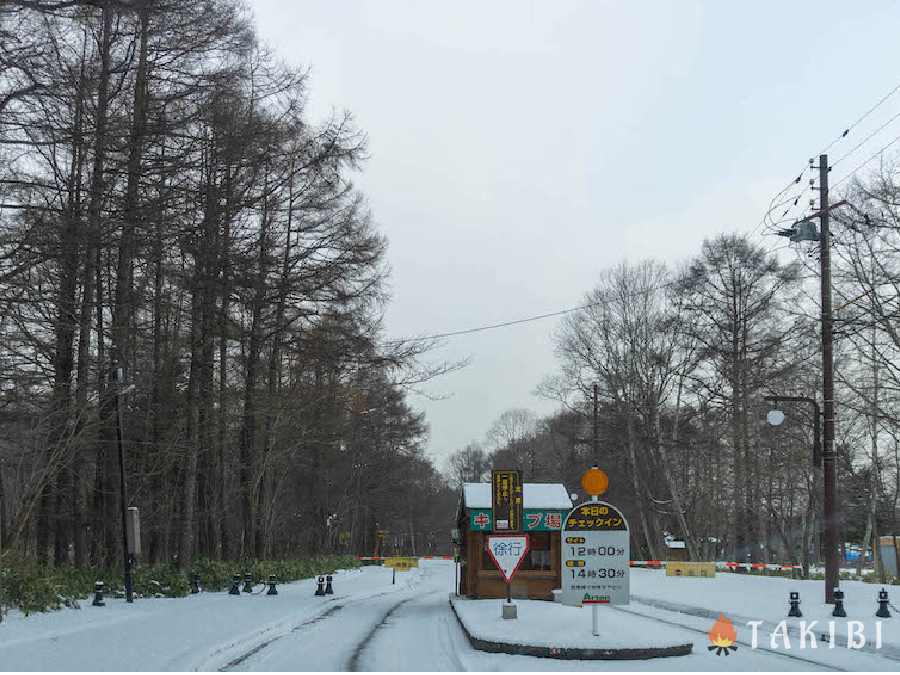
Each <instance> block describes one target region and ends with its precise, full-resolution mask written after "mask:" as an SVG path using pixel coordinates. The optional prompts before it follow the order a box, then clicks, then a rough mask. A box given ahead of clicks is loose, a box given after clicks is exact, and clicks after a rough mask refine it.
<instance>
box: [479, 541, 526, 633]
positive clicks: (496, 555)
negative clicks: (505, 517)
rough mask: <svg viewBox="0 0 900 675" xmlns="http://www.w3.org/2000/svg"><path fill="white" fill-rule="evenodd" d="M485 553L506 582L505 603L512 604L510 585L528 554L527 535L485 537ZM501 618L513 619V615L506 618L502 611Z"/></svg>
mask: <svg viewBox="0 0 900 675" xmlns="http://www.w3.org/2000/svg"><path fill="white" fill-rule="evenodd" d="M487 552H488V555H489V556H490V558H491V560H493V561H494V565H496V566H497V570H498V571H499V572H500V576H501V577H503V580H504V581H505V582H506V603H507V604H508V605H511V604H512V588H511V583H512V580H513V577H514V576H516V572H518V571H519V566H520V565H521V564H522V561H523V560H525V556H526V555H527V554H528V535H527V534H492V535H488V537H487ZM503 618H504V619H505V618H515V614H512V615H511V616H507V612H506V610H504V611H503Z"/></svg>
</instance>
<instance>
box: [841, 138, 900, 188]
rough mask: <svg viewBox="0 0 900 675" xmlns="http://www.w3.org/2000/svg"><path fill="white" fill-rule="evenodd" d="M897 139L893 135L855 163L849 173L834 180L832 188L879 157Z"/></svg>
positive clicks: (897, 139) (899, 139) (898, 139)
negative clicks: (889, 139) (870, 153)
mask: <svg viewBox="0 0 900 675" xmlns="http://www.w3.org/2000/svg"><path fill="white" fill-rule="evenodd" d="M897 141H900V136H895V137H894V138H893V140H891V141H888V142H887V143H886V144H885V145H883V146H881V148H880V149H878V150H877V151H876V152H875V153H874V154H872V155H871V156H870V157H869V158H868V159H865V160H863V161H862V162H860V163H859V164H857V165H856V166H855V167H854V168H853V169H852V170H851V171H850V172H849V173H847V174H846V175H844V176H843V177H842V178H840V179H839V180H838V181H837V182H835V183H834V184H833V185H832V187H833V188H835V187H837V186H838V185H840V184H841V183H843V182H844V181H845V180H847V179H848V178H850V177H851V176H853V175H854V174H855V173H856V172H857V171H859V170H860V169H862V168H863V167H864V166H865V165H866V164H868V163H869V162H871V161H872V160H873V159H876V158H878V157H880V156H881V155H882V154H883V153H884V151H885V150H887V149H888V148H889V147H891V146H892V145H893V144H894V143H896V142H897Z"/></svg>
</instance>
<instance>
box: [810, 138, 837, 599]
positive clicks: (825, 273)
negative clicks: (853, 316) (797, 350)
mask: <svg viewBox="0 0 900 675" xmlns="http://www.w3.org/2000/svg"><path fill="white" fill-rule="evenodd" d="M811 161H812V160H811ZM829 211H830V206H829V203H828V155H825V154H822V155H819V222H820V227H819V265H820V274H821V295H822V399H823V401H822V402H823V404H824V406H823V407H824V413H825V419H824V425H823V426H824V432H825V433H824V434H823V436H824V438H823V445H822V450H823V452H822V459H823V470H824V474H825V475H824V477H823V482H824V485H825V504H824V507H825V602H826V604H829V605H833V604H834V591H835V589H836V588H837V587H838V585H839V584H840V575H839V573H838V572H839V559H838V543H839V542H838V522H837V511H838V498H837V484H836V479H835V461H834V460H835V456H834V351H833V339H834V336H833V317H832V309H831V232H830V230H829V227H828V220H829V215H830V213H829Z"/></svg>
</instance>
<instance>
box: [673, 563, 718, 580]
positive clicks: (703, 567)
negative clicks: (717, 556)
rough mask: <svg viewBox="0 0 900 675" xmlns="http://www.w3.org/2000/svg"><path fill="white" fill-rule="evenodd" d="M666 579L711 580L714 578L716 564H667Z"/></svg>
mask: <svg viewBox="0 0 900 675" xmlns="http://www.w3.org/2000/svg"><path fill="white" fill-rule="evenodd" d="M666 576H667V577H705V578H707V579H712V578H713V577H714V576H716V563H714V562H671V561H669V562H667V563H666Z"/></svg>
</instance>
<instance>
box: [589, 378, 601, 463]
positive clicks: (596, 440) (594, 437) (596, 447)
mask: <svg viewBox="0 0 900 675" xmlns="http://www.w3.org/2000/svg"><path fill="white" fill-rule="evenodd" d="M599 390H600V388H599V387H598V386H597V383H596V382H594V426H593V431H592V434H591V442H592V444H593V452H594V466H600V407H599V406H600V403H599V398H600V394H599Z"/></svg>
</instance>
